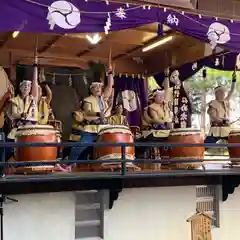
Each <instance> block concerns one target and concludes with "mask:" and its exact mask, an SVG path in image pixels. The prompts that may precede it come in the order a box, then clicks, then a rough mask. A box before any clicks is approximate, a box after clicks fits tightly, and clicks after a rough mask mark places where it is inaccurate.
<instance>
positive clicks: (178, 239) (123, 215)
mask: <svg viewBox="0 0 240 240" xmlns="http://www.w3.org/2000/svg"><path fill="white" fill-rule="evenodd" d="M16 198H17V199H18V200H19V202H18V203H13V204H5V205H4V235H5V236H4V240H74V236H75V234H74V231H75V214H74V210H75V199H74V193H71V192H69V193H50V194H32V195H19V196H16ZM239 199H240V188H237V189H236V191H235V193H234V194H233V195H230V197H229V199H228V200H227V202H224V203H221V205H220V229H213V231H212V232H213V240H227V239H231V240H239V219H240V204H239ZM195 209H196V188H195V186H186V187H166V188H164V187H162V188H136V189H124V190H123V191H122V192H121V193H120V195H119V199H118V200H117V201H116V202H115V204H114V207H113V209H111V210H107V211H105V224H104V228H105V229H104V231H105V238H104V239H105V240H123V239H124V240H148V239H151V240H159V239H161V240H191V237H190V231H191V230H190V224H189V223H187V222H186V219H187V218H188V217H190V216H191V215H192V214H194V213H195ZM89 240H96V238H95V239H89Z"/></svg>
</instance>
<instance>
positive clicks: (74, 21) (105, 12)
mask: <svg viewBox="0 0 240 240" xmlns="http://www.w3.org/2000/svg"><path fill="white" fill-rule="evenodd" d="M73 6H74V8H73ZM0 8H1V15H0V23H1V24H0V31H25V32H48V33H51V32H52V33H69V32H75V33H80V32H104V30H106V28H105V27H107V28H108V29H107V30H108V31H118V30H122V29H128V28H135V27H137V26H141V25H145V24H148V23H153V22H159V23H160V24H165V25H168V26H169V27H171V28H172V29H175V30H177V31H179V32H182V33H184V34H185V35H188V36H191V37H194V38H197V39H199V40H201V41H204V42H208V43H210V44H211V45H212V47H213V48H214V47H215V46H216V45H221V46H223V47H226V48H228V49H231V50H232V51H236V52H240V22H239V21H232V20H230V19H229V20H226V19H220V18H219V19H217V18H215V17H206V16H201V15H199V14H188V13H184V12H182V11H174V10H169V9H165V8H160V7H151V8H149V7H148V6H147V5H146V6H140V5H139V6H136V5H131V4H130V5H129V4H119V3H112V2H110V3H109V4H106V1H93V0H91V1H84V0H71V1H70V0H68V1H54V0H41V1H40V0H31V1H30V0H1V1H0ZM64 14H65V15H64ZM159 34H160V35H162V33H161V31H159Z"/></svg>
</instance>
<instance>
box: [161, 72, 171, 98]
mask: <svg viewBox="0 0 240 240" xmlns="http://www.w3.org/2000/svg"><path fill="white" fill-rule="evenodd" d="M169 72H170V71H169V68H167V69H166V70H165V72H164V73H165V76H164V82H163V86H164V99H165V101H166V102H169V101H170V100H171V91H170V84H169Z"/></svg>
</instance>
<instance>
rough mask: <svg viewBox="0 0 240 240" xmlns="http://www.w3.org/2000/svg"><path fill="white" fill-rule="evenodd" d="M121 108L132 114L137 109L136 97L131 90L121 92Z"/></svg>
mask: <svg viewBox="0 0 240 240" xmlns="http://www.w3.org/2000/svg"><path fill="white" fill-rule="evenodd" d="M122 100H123V106H124V108H125V109H126V110H127V111H128V112H134V111H136V110H137V108H138V97H137V96H136V93H135V92H134V91H132V90H125V91H123V92H122Z"/></svg>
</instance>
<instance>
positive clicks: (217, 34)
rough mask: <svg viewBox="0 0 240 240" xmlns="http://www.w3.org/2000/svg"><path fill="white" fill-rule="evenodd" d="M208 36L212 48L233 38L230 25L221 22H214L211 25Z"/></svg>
mask: <svg viewBox="0 0 240 240" xmlns="http://www.w3.org/2000/svg"><path fill="white" fill-rule="evenodd" d="M207 36H208V40H209V41H210V45H211V47H212V49H215V47H216V46H217V44H218V43H219V44H225V43H227V42H228V41H230V39H231V36H230V31H229V29H228V27H227V26H225V25H224V24H222V23H219V22H214V23H212V24H211V25H210V26H209V28H208V32H207Z"/></svg>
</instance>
